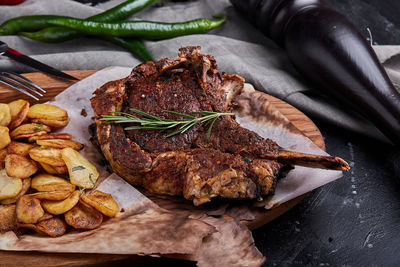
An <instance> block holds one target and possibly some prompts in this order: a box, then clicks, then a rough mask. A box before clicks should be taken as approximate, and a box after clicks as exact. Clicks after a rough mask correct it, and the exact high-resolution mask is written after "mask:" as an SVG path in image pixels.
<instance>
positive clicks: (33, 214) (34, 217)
mask: <svg viewBox="0 0 400 267" xmlns="http://www.w3.org/2000/svg"><path fill="white" fill-rule="evenodd" d="M15 212H16V214H17V220H18V222H21V223H37V222H38V221H39V219H40V218H41V217H42V216H43V215H44V210H43V208H42V206H41V205H40V200H39V199H36V198H33V197H30V196H26V195H25V196H22V197H20V198H19V199H18V200H17V205H16V210H15Z"/></svg>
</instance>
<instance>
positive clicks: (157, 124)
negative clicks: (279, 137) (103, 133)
mask: <svg viewBox="0 0 400 267" xmlns="http://www.w3.org/2000/svg"><path fill="white" fill-rule="evenodd" d="M130 110H131V111H133V112H135V113H137V114H139V115H141V116H142V118H138V117H135V116H133V115H131V114H128V113H124V112H113V113H114V114H119V115H103V116H101V118H100V120H102V121H105V122H107V123H136V124H137V125H133V126H129V127H126V128H125V130H154V131H160V132H163V131H166V130H169V129H173V128H175V127H178V129H177V130H175V131H173V132H170V133H168V134H166V137H171V136H174V135H177V134H182V133H184V132H186V131H187V130H189V129H190V128H192V127H193V126H195V125H196V124H199V123H205V125H206V126H208V127H209V128H208V131H207V140H208V139H209V137H210V135H211V130H212V127H213V125H214V123H215V121H216V120H217V119H218V118H219V117H221V116H232V115H233V113H219V112H214V111H195V112H193V114H199V115H202V116H201V117H195V116H193V115H190V114H184V113H180V112H176V111H170V110H165V111H164V112H166V113H169V114H173V115H176V116H179V117H182V118H181V119H179V120H170V119H164V118H160V117H157V116H155V115H151V114H149V113H147V112H144V111H141V110H137V109H133V108H131V109H130Z"/></svg>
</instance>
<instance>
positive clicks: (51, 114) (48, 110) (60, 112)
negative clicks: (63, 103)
mask: <svg viewBox="0 0 400 267" xmlns="http://www.w3.org/2000/svg"><path fill="white" fill-rule="evenodd" d="M27 117H28V118H29V119H46V120H58V121H63V120H66V119H68V113H67V111H66V110H65V109H62V108H60V107H57V106H55V105H50V104H36V105H33V106H32V107H30V108H29V111H28V114H27Z"/></svg>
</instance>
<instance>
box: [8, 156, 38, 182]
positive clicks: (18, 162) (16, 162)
mask: <svg viewBox="0 0 400 267" xmlns="http://www.w3.org/2000/svg"><path fill="white" fill-rule="evenodd" d="M5 163H6V164H5V165H6V166H5V167H6V172H7V175H8V176H11V177H16V178H21V179H24V178H28V177H30V176H31V175H33V174H35V173H36V172H37V170H38V166H37V164H36V163H35V162H34V161H33V160H31V159H28V158H27V157H24V156H20V155H16V154H9V155H7V156H6V162H5Z"/></svg>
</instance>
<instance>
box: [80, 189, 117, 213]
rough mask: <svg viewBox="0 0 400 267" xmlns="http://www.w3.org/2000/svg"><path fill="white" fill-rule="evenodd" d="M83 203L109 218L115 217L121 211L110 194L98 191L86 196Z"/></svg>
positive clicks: (83, 197)
mask: <svg viewBox="0 0 400 267" xmlns="http://www.w3.org/2000/svg"><path fill="white" fill-rule="evenodd" d="M82 201H84V202H85V203H87V204H89V205H90V206H92V207H93V208H95V209H96V210H98V211H100V212H101V213H103V214H104V215H106V216H108V217H114V216H115V215H116V214H117V213H118V211H119V207H118V204H117V202H115V200H114V198H113V197H112V196H111V195H110V194H107V193H104V192H101V191H98V190H95V191H92V192H89V193H87V194H84V195H83V196H82Z"/></svg>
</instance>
